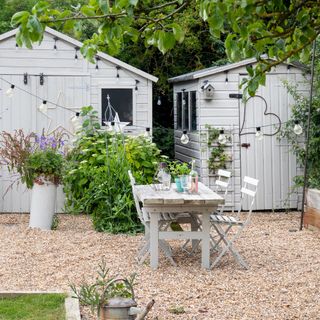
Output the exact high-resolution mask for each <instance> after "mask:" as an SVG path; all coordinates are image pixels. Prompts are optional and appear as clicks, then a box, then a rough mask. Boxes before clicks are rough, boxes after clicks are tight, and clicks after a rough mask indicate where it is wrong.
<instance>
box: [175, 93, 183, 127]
mask: <svg viewBox="0 0 320 320" xmlns="http://www.w3.org/2000/svg"><path fill="white" fill-rule="evenodd" d="M181 107H182V94H181V92H178V93H177V125H176V128H177V129H181V128H182V109H181Z"/></svg>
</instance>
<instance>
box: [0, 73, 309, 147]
mask: <svg viewBox="0 0 320 320" xmlns="http://www.w3.org/2000/svg"><path fill="white" fill-rule="evenodd" d="M117 70H118V71H119V70H120V68H117ZM117 78H118V76H117ZM0 80H2V81H4V82H5V83H7V84H8V85H9V88H8V89H7V90H6V91H5V94H6V95H7V97H9V98H12V97H13V95H14V91H15V90H17V89H18V90H20V91H23V92H25V93H26V94H29V95H30V96H33V97H35V98H36V99H38V100H40V101H41V104H40V105H39V107H38V110H39V111H40V112H42V113H43V114H46V113H47V111H48V104H51V105H53V106H55V107H58V108H61V109H64V110H67V111H69V112H71V113H73V116H72V117H71V123H72V125H73V128H74V130H75V131H77V130H79V129H80V128H81V120H80V112H75V111H74V108H69V107H65V106H63V105H60V104H58V103H55V102H53V101H49V100H48V99H44V98H42V97H40V96H38V95H36V94H34V93H32V92H30V91H28V90H25V89H24V88H21V87H20V86H17V85H15V84H13V83H11V82H10V81H8V80H6V79H4V78H2V77H0ZM138 84H139V80H136V81H135V90H136V91H137V90H138ZM157 104H158V103H157ZM6 110H7V109H6ZM98 119H99V120H100V121H103V120H105V119H102V118H99V117H98ZM287 122H291V121H286V122H282V124H285V123H287ZM272 126H279V123H272V124H267V125H263V126H259V127H248V128H245V129H246V130H249V129H255V136H256V139H257V140H258V141H261V140H263V138H264V133H263V132H262V130H261V129H262V128H266V127H272ZM117 127H118V125H117V121H111V122H110V125H107V130H108V131H113V130H114V131H119V130H118V129H117ZM133 127H136V128H143V129H144V130H145V132H144V136H145V137H150V135H151V130H150V127H143V126H137V125H133ZM236 130H237V129H234V130H229V131H230V132H233V131H236ZM293 132H294V133H295V134H296V135H301V134H302V133H303V129H302V126H301V125H300V124H299V122H298V121H295V122H294V127H293ZM250 134H251V133H250ZM252 134H253V133H252ZM180 141H181V143H182V144H188V143H189V142H190V138H189V135H188V131H187V130H183V131H182V135H181V137H180ZM217 141H218V143H219V144H221V145H224V144H226V143H227V141H228V139H227V136H226V134H225V131H224V130H223V129H221V130H220V132H219V136H218V139H217Z"/></svg>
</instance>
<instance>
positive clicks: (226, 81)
mask: <svg viewBox="0 0 320 320" xmlns="http://www.w3.org/2000/svg"><path fill="white" fill-rule="evenodd" d="M225 83H226V85H228V83H229V78H228V71H226V80H225Z"/></svg>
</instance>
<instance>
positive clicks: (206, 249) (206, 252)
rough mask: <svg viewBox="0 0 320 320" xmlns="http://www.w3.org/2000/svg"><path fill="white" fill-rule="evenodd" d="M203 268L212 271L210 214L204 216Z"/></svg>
mask: <svg viewBox="0 0 320 320" xmlns="http://www.w3.org/2000/svg"><path fill="white" fill-rule="evenodd" d="M202 233H203V239H202V245H201V246H202V247H201V251H202V252H201V253H202V257H201V259H202V268H205V269H210V214H208V213H204V214H202Z"/></svg>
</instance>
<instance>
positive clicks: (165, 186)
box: [155, 162, 171, 190]
mask: <svg viewBox="0 0 320 320" xmlns="http://www.w3.org/2000/svg"><path fill="white" fill-rule="evenodd" d="M155 177H156V180H157V182H158V183H159V189H160V190H170V187H171V175H170V172H169V169H168V167H167V164H166V163H165V162H160V163H159V167H158V171H157V173H156V175H155Z"/></svg>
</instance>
